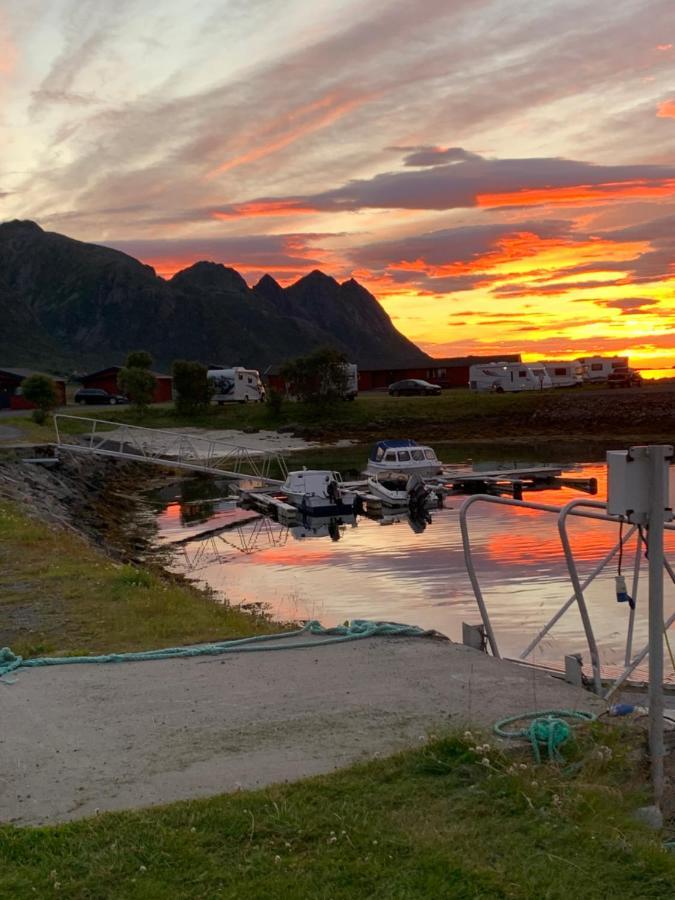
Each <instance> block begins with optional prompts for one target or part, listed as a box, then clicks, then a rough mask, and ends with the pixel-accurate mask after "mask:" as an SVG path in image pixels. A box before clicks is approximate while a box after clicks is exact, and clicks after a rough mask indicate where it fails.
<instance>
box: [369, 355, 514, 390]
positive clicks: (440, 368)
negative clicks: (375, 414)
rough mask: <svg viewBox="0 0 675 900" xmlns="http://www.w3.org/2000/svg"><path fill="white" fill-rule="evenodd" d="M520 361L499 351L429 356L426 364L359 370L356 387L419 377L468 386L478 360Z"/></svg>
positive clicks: (371, 387)
mask: <svg viewBox="0 0 675 900" xmlns="http://www.w3.org/2000/svg"><path fill="white" fill-rule="evenodd" d="M497 359H500V360H503V361H504V362H520V354H519V353H515V354H514V353H500V354H498V355H495V354H492V355H491V356H455V357H450V358H448V359H431V360H429V362H428V363H422V364H420V365H418V366H408V367H405V368H397V369H359V390H360V391H377V390H386V388H387V387H389V385H390V384H391V383H392V382H394V381H401V380H402V379H404V378H421V379H423V380H424V381H430V382H431V383H432V384H440V386H441V387H444V388H453V387H465V388H468V387H469V368H470V367H471V366H473V365H477V364H479V363H489V362H495V361H496V360H497Z"/></svg>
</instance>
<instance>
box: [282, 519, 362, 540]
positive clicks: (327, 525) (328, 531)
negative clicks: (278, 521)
mask: <svg viewBox="0 0 675 900" xmlns="http://www.w3.org/2000/svg"><path fill="white" fill-rule="evenodd" d="M347 525H351V527H352V528H356V516H351V515H350V516H307V517H306V518H305V520H304V521H303V523H302V525H293V526H291V527H290V528H289V529H288V530H289V532H290V534H291V535H292V536H293V537H294V538H295V539H296V541H300V540H302V539H303V538H310V537H330V539H331V540H332V541H339V540H340V538H341V537H342V531H343V530H344V529H345V528H346V526H347Z"/></svg>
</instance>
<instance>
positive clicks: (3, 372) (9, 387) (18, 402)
mask: <svg viewBox="0 0 675 900" xmlns="http://www.w3.org/2000/svg"><path fill="white" fill-rule="evenodd" d="M42 374H43V373H42V372H35V371H33V370H32V369H0V409H35V405H34V404H33V403H29V402H28V400H26V399H25V398H24V396H23V395H22V393H21V383H22V381H23V380H24V379H25V378H28V376H29V375H42ZM46 377H47V378H51V380H52V381H53V382H54V384H55V385H56V393H57V394H58V397H59V406H65V405H66V382H65V380H64V379H63V378H56V377H55V376H54V375H47V376H46Z"/></svg>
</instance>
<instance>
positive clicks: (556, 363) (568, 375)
mask: <svg viewBox="0 0 675 900" xmlns="http://www.w3.org/2000/svg"><path fill="white" fill-rule="evenodd" d="M537 365H538V366H541V367H542V368H544V369H546V373H547V374H548V377H549V378H550V379H551V384H552V385H553V387H579V386H580V385H581V384H583V381H584V367H583V366H582V365H581V363H580V362H578V361H577V360H568V359H553V360H546V361H544V362H540V363H537Z"/></svg>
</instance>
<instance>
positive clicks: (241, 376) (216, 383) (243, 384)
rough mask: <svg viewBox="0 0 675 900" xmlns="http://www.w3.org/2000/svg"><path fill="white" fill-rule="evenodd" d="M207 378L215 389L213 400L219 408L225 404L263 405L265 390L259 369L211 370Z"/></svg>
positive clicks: (216, 368)
mask: <svg viewBox="0 0 675 900" xmlns="http://www.w3.org/2000/svg"><path fill="white" fill-rule="evenodd" d="M206 377H207V378H208V380H209V382H210V383H211V385H212V387H213V400H214V402H216V403H217V404H218V405H219V406H223V405H224V404H225V403H263V402H264V400H265V388H264V386H263V383H262V381H261V380H260V372H258V370H257V369H243V368H241V366H235V367H234V368H232V369H227V368H224V367H223V368H220V367H213V368H209V370H208V372H207V375H206Z"/></svg>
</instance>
